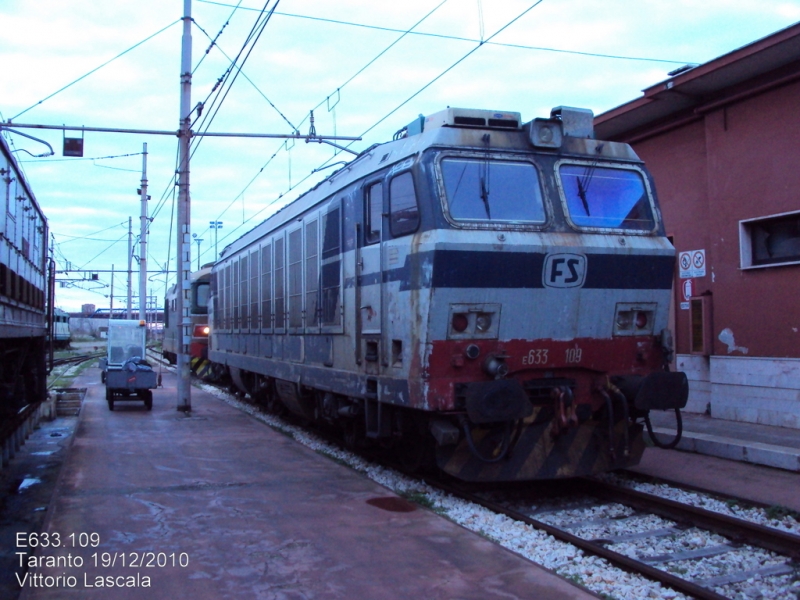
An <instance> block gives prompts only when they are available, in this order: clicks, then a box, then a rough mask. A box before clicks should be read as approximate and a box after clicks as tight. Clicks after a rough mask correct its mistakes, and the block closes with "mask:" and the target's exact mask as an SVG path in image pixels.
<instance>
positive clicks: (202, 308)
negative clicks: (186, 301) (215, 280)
mask: <svg viewBox="0 0 800 600" xmlns="http://www.w3.org/2000/svg"><path fill="white" fill-rule="evenodd" d="M209 289H210V285H209V283H208V282H207V281H203V282H200V283H197V284H195V286H194V297H193V298H192V313H193V314H198V315H205V314H207V313H208V292H209Z"/></svg>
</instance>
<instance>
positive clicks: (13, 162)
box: [0, 135, 47, 238]
mask: <svg viewBox="0 0 800 600" xmlns="http://www.w3.org/2000/svg"><path fill="white" fill-rule="evenodd" d="M0 148H2V153H3V157H4V158H5V159H6V162H7V163H8V164H9V165H10V166H11V168H12V169H14V171H15V172H16V175H17V182H18V183H21V184H22V186H23V187H24V188H25V192H26V194H27V195H28V198H30V200H31V204H33V207H34V209H35V210H36V212H38V213H39V216H40V217H41V219H42V221H43V222H44V225H45V227H47V217H45V216H44V213H43V212H42V209H41V207H40V206H39V202H38V201H37V200H36V196H35V195H34V194H33V190H32V189H31V186H30V185H29V184H28V180H27V178H26V177H25V174H24V173H23V172H22V169H20V168H19V165H18V164H17V159H16V157H15V156H14V155H13V154H12V153H11V148H9V146H8V142H7V141H6V139H5V137H3V136H2V135H0ZM46 237H47V236H46V235H45V238H46Z"/></svg>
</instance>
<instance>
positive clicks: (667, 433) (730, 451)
mask: <svg viewBox="0 0 800 600" xmlns="http://www.w3.org/2000/svg"><path fill="white" fill-rule="evenodd" d="M653 433H655V434H656V435H657V436H659V438H660V439H662V440H664V439H671V438H672V437H673V436H674V435H675V431H674V430H669V429H661V428H658V427H654V428H653ZM677 449H678V450H684V451H686V452H696V453H698V454H706V455H708V456H716V457H719V458H727V459H730V460H738V461H743V462H748V463H752V464H756V465H764V466H767V467H773V468H776V469H784V470H787V471H793V472H795V473H800V450H796V449H794V448H786V447H783V446H774V445H771V444H764V443H761V442H747V443H745V442H743V441H742V440H737V439H732V438H726V437H720V436H716V435H710V434H705V433H695V432H691V431H684V432H683V436H682V437H681V441H680V442H679V443H678V446H677Z"/></svg>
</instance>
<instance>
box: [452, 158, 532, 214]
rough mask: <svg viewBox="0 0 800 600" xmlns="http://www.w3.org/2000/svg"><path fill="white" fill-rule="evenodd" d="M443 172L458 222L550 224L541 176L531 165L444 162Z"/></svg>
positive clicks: (474, 160) (466, 160)
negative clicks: (543, 198)
mask: <svg viewBox="0 0 800 600" xmlns="http://www.w3.org/2000/svg"><path fill="white" fill-rule="evenodd" d="M441 171H442V178H443V180H444V189H445V195H446V197H447V206H448V210H449V211H450V216H451V217H452V218H453V219H455V220H458V221H492V222H496V221H506V222H508V221H511V222H526V223H544V222H545V221H546V220H547V217H546V214H545V210H544V201H543V200H542V191H541V185H540V184H539V174H538V172H537V171H536V167H534V166H533V165H532V164H531V163H529V162H515V161H505V160H504V161H499V160H486V159H479V158H444V159H442V161H441Z"/></svg>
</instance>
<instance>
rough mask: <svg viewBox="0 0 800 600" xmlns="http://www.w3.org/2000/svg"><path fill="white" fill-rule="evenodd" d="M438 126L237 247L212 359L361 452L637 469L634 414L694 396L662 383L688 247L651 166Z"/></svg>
mask: <svg viewBox="0 0 800 600" xmlns="http://www.w3.org/2000/svg"><path fill="white" fill-rule="evenodd" d="M569 111H570V109H559V112H558V113H557V114H561V115H566V114H568V113H569ZM554 114H556V113H554ZM492 115H494V117H493V116H492ZM497 115H500V116H499V117H498V116H497ZM509 115H512V116H511V117H509ZM578 116H580V115H578ZM459 118H462V119H466V120H462V121H458V120H455V121H453V119H459ZM481 119H484V120H483V121H480V120H481ZM487 119H488V120H487ZM440 121H443V122H445V123H447V124H446V125H444V126H437V125H434V126H432V128H430V129H427V130H426V129H425V127H428V125H425V126H424V127H423V131H422V132H421V133H417V134H415V135H409V136H408V137H405V138H401V139H399V140H396V141H394V142H391V143H389V144H385V145H383V146H377V147H374V148H371V149H370V150H368V151H367V152H365V153H363V154H362V155H360V156H359V157H358V158H357V159H356V160H354V161H353V162H352V163H350V164H349V165H348V166H347V167H345V168H344V169H342V170H340V171H338V172H337V173H335V174H334V175H332V176H331V177H329V178H328V179H327V180H326V181H325V182H323V183H321V184H320V185H318V186H317V187H316V188H314V189H313V190H311V191H310V192H309V193H307V194H306V195H304V196H302V197H301V198H300V199H298V200H297V201H295V202H294V203H292V204H290V205H288V206H287V207H286V208H284V209H282V210H281V211H280V212H279V213H277V214H276V215H274V216H273V217H270V218H269V219H267V220H266V221H265V222H264V223H262V224H261V225H259V226H257V227H256V228H254V229H253V230H252V231H251V232H249V233H247V234H245V235H244V236H243V237H242V238H240V239H239V240H237V241H236V242H234V243H233V244H231V245H230V246H228V247H227V248H226V249H225V250H224V251H223V253H222V255H221V257H220V259H219V261H218V262H217V263H216V264H215V265H214V267H213V269H212V275H211V293H212V302H211V313H212V315H211V316H212V318H211V327H212V330H213V335H212V336H211V342H210V350H209V356H210V358H211V360H212V361H213V362H216V363H219V364H221V365H224V366H226V367H227V368H230V370H231V374H232V379H233V381H234V383H235V384H236V385H237V387H239V389H241V390H242V391H243V392H246V393H249V394H250V395H251V396H253V397H254V398H257V399H260V400H261V401H264V402H265V403H267V404H269V405H271V406H273V407H274V406H275V405H276V404H275V403H276V402H277V403H278V404H280V405H281V406H284V407H285V408H287V409H288V410H290V411H291V412H293V413H295V414H297V415H299V416H301V417H303V418H306V419H312V420H321V421H325V422H328V423H332V424H334V425H337V426H339V427H341V428H342V429H343V430H344V431H345V433H346V438H347V439H349V440H350V441H351V442H353V441H356V440H359V439H361V440H365V441H372V442H377V443H381V444H383V445H393V444H395V443H397V444H399V446H401V447H403V448H405V453H406V454H408V453H409V450H410V449H411V448H412V447H414V446H419V447H425V448H431V449H432V450H431V452H427V451H425V452H422V451H420V453H419V455H417V454H416V452H415V451H413V450H411V451H410V455H411V456H416V458H418V459H420V461H421V462H426V461H428V462H430V461H435V462H436V464H437V465H438V466H439V468H441V469H443V470H444V471H447V472H449V473H451V474H453V475H454V476H456V477H460V478H463V479H469V480H481V481H491V480H494V481H500V480H525V479H536V478H550V477H566V476H574V475H580V474H588V473H596V472H601V471H604V470H609V469H613V468H619V467H622V466H627V465H631V464H635V463H636V462H638V460H639V458H640V456H641V452H642V450H643V442H642V435H641V432H642V426H641V425H640V424H638V423H636V418H637V417H638V416H641V414H643V411H644V412H646V410H647V409H648V408H649V407H654V408H655V407H658V408H669V407H673V405H674V407H678V406H679V405H680V404H681V402H683V403H685V397H680V396H682V394H683V387H682V385H683V382H684V380H685V377H683V375H682V374H665V375H664V378H663V381H661V380H659V381H655V380H653V379H650V376H651V374H652V373H655V372H662V371H663V369H664V367H665V364H666V362H667V357H668V356H669V354H670V352H671V349H670V348H668V347H665V345H664V343H663V342H662V340H664V339H667V336H662V331H663V330H665V329H666V327H667V322H668V311H669V303H670V298H671V291H670V290H671V285H672V274H673V267H674V249H673V248H672V246H671V244H670V243H669V242H668V241H667V239H666V238H665V236H664V232H663V224H662V223H661V220H660V213H659V211H658V206H657V203H656V198H655V194H654V191H653V188H652V185H651V183H650V178H649V175H648V174H647V172H646V170H645V168H644V166H643V165H642V164H641V161H639V159H638V157H636V155H635V154H634V153H633V151H632V150H630V148H629V147H628V146H627V145H624V144H612V143H607V142H598V141H597V140H593V139H588V138H586V137H583V138H581V137H575V135H576V131H577V130H575V129H570V127H572V125H570V124H569V123H570V122H572V121H570V119H567V120H566V121H564V122H562V121H560V120H559V119H558V118H555V117H554V118H551V119H550V120H545V122H544V123H538V124H533V125H527V126H520V125H519V123H517V122H516V121H514V118H513V114H512V113H497V114H496V115H495V114H494V113H487V112H486V111H471V112H470V111H466V112H465V111H460V109H448V111H447V114H444V113H443V114H441V115H438V116H436V118H434V119H433V121H431V123H439V122H440ZM583 121H584V119H581V118H578V119H577V120H575V122H576V123H583ZM478 122H483V123H484V124H485V125H484V126H479V125H477V123H478ZM425 123H428V121H425ZM492 123H493V124H492ZM462 125H464V126H462ZM543 126H548V127H557V128H558V131H559V132H560V133H561V134H563V135H561V136H560V138H559V139H560V142H559V145H557V146H548V145H547V144H550V143H551V142H548V141H547V140H545V139H544V138H542V137H541V136H540V135H539V134H540V133H541V127H543ZM537 127H538V128H539V129H537V131H539V133H537V136H539V137H536V136H533V134H532V133H531V131H532V130H533V129H535V128H537ZM582 127H583V126H582V125H581V126H580V127H579V128H578V129H580V131H582V130H583V129H582ZM415 128H418V127H417V126H414V127H410V129H409V130H410V131H413V130H416V129H415ZM581 135H582V134H581ZM534 138H535V139H534ZM548 139H550V138H548ZM553 143H554V142H553ZM532 144H533V147H532ZM536 144H538V145H536ZM617 384H619V385H617ZM659 387H663V388H664V389H668V390H670V392H669V394H661V395H659V397H658V398H657V399H655V400H652V402H651V400H648V399H647V398H645V396H648V395H652V394H653V393H654V390H656V389H658V388H659ZM672 396H676V397H674V398H673V397H672ZM423 455H424V456H425V457H426V458H425V460H422V458H421V457H423Z"/></svg>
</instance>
